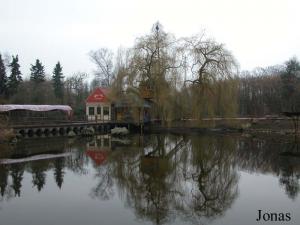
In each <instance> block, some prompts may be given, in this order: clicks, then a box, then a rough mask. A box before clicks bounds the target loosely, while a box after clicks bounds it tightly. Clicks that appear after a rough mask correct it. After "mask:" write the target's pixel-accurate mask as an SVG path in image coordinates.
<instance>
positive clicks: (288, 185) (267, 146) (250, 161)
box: [237, 136, 300, 199]
mask: <svg viewBox="0 0 300 225" xmlns="http://www.w3.org/2000/svg"><path fill="white" fill-rule="evenodd" d="M295 140H296V141H295ZM295 140H291V139H286V138H285V139H283V138H282V137H277V136H274V137H264V138H244V139H240V140H239V143H238V146H237V153H238V155H237V156H238V157H237V159H238V165H239V167H240V168H241V169H243V170H247V171H250V172H253V171H255V172H259V173H273V174H275V175H276V176H279V183H280V185H282V186H283V188H284V189H285V192H286V194H287V196H288V197H289V198H291V199H295V198H296V197H297V195H298V193H299V190H300V187H299V179H300V167H299V162H300V158H299V157H295V155H294V153H297V152H299V147H298V142H297V139H295Z"/></svg>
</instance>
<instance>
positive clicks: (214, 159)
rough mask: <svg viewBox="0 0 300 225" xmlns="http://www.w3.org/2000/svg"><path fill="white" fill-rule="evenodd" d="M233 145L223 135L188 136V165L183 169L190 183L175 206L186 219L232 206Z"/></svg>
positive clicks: (234, 193)
mask: <svg viewBox="0 0 300 225" xmlns="http://www.w3.org/2000/svg"><path fill="white" fill-rule="evenodd" d="M235 146H236V144H235V142H234V141H233V140H231V139H226V138H224V137H223V138H217V137H215V138H211V137H198V136H197V137H192V138H191V142H190V145H189V151H188V152H189V156H188V158H187V161H188V163H187V165H189V164H190V165H191V166H187V167H185V168H183V170H184V174H185V176H186V177H185V180H186V182H187V183H189V184H190V185H188V186H187V187H186V188H185V194H184V201H181V202H182V203H181V204H179V206H178V207H179V208H181V212H182V214H183V215H184V216H185V217H186V219H190V220H192V221H194V222H195V223H199V222H201V221H199V220H200V219H201V218H202V217H205V218H215V217H217V216H220V215H222V214H223V213H224V211H225V210H226V209H228V208H229V207H230V206H231V205H232V203H233V201H234V199H235V198H236V197H237V193H238V191H237V183H238V175H237V172H236V168H235V166H234V165H235V157H234V156H235ZM189 193H190V194H189ZM177 202H180V201H177Z"/></svg>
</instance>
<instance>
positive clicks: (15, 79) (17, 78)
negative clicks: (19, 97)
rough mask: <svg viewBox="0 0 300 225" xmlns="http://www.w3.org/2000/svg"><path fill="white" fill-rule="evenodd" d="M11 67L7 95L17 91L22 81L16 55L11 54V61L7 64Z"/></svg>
mask: <svg viewBox="0 0 300 225" xmlns="http://www.w3.org/2000/svg"><path fill="white" fill-rule="evenodd" d="M9 67H10V69H11V72H10V76H9V77H8V82H7V87H8V93H9V95H13V94H15V93H16V92H17V89H18V87H19V85H20V83H21V82H22V76H21V75H22V73H21V71H20V64H19V58H18V55H16V57H14V56H12V61H11V63H10V64H9Z"/></svg>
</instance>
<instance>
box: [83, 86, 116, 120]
mask: <svg viewBox="0 0 300 225" xmlns="http://www.w3.org/2000/svg"><path fill="white" fill-rule="evenodd" d="M109 91H110V90H109V89H108V88H96V89H95V90H94V91H93V92H92V93H91V94H90V95H89V96H88V98H87V99H86V116H87V118H88V120H90V121H109V120H111V101H110V100H109V98H108V93H109Z"/></svg>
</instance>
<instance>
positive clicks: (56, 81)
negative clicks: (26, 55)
mask: <svg viewBox="0 0 300 225" xmlns="http://www.w3.org/2000/svg"><path fill="white" fill-rule="evenodd" d="M63 78H64V76H63V73H62V67H61V65H60V62H57V64H56V65H55V67H54V70H53V76H52V82H53V88H54V94H55V96H56V97H57V98H58V99H61V100H62V99H63V96H64V89H63V88H64V84H63Z"/></svg>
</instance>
